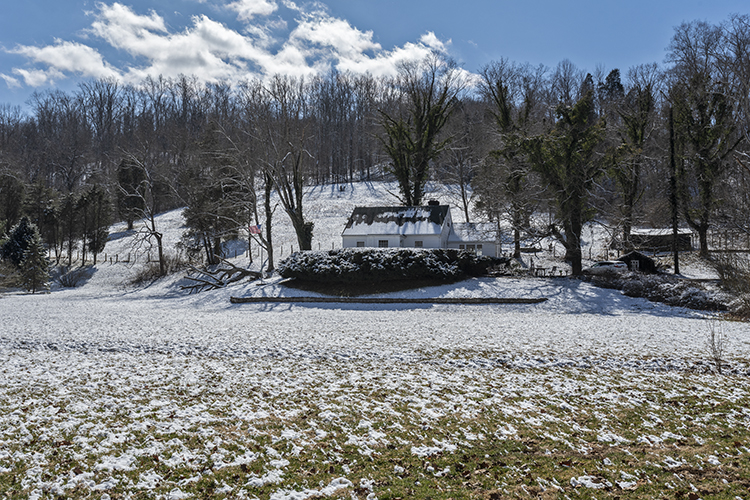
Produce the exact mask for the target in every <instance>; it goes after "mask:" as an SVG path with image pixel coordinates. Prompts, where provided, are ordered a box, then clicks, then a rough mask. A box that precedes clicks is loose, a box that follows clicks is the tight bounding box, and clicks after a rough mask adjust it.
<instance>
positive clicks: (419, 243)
mask: <svg viewBox="0 0 750 500" xmlns="http://www.w3.org/2000/svg"><path fill="white" fill-rule="evenodd" d="M423 247H424V241H422V240H416V241H415V242H414V248H423Z"/></svg>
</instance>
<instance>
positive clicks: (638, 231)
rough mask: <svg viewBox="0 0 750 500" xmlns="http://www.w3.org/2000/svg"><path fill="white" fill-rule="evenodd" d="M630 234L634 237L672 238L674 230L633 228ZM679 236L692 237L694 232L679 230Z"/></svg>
mask: <svg viewBox="0 0 750 500" xmlns="http://www.w3.org/2000/svg"><path fill="white" fill-rule="evenodd" d="M630 234H631V235H634V236H671V235H672V228H671V227H670V228H633V229H631V230H630ZM677 234H681V235H690V234H693V232H692V231H691V230H690V229H682V228H680V229H678V230H677Z"/></svg>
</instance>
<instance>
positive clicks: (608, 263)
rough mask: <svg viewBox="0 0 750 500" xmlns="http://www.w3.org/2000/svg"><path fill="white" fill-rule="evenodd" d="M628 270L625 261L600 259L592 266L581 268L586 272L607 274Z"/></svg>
mask: <svg viewBox="0 0 750 500" xmlns="http://www.w3.org/2000/svg"><path fill="white" fill-rule="evenodd" d="M627 270H628V265H627V264H626V263H625V262H620V261H618V260H602V261H599V262H597V263H596V264H594V265H593V266H591V267H589V268H586V269H584V270H583V272H584V273H586V274H609V273H624V272H625V271H627Z"/></svg>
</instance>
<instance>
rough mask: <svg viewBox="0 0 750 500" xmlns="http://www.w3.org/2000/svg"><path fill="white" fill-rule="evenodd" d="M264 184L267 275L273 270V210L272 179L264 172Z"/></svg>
mask: <svg viewBox="0 0 750 500" xmlns="http://www.w3.org/2000/svg"><path fill="white" fill-rule="evenodd" d="M265 183H266V186H265V199H264V200H263V208H264V210H265V212H266V245H267V247H266V251H267V253H268V267H267V268H266V270H267V271H268V272H269V273H272V272H273V270H274V265H273V236H272V235H271V218H272V217H273V210H272V209H271V192H272V191H273V179H272V177H271V175H270V174H269V173H268V172H266V174H265ZM261 265H262V263H261Z"/></svg>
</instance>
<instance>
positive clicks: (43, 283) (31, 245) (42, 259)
mask: <svg viewBox="0 0 750 500" xmlns="http://www.w3.org/2000/svg"><path fill="white" fill-rule="evenodd" d="M31 229H32V234H31V239H30V241H29V242H28V247H27V248H26V250H25V251H24V253H23V260H22V261H21V265H20V270H21V284H22V285H23V287H24V288H25V289H26V290H29V291H30V292H31V293H36V292H37V290H49V285H50V262H49V259H48V258H47V250H46V249H45V248H44V244H43V243H42V237H41V236H40V235H39V231H38V230H37V228H36V226H35V225H34V224H31Z"/></svg>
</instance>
